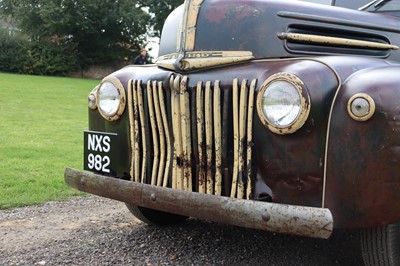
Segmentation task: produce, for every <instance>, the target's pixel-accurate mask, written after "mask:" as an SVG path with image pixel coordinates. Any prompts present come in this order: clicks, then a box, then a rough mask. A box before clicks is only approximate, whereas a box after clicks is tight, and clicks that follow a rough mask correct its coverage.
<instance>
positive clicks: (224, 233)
mask: <svg viewBox="0 0 400 266" xmlns="http://www.w3.org/2000/svg"><path fill="white" fill-rule="evenodd" d="M136 230H141V232H140V233H139V234H135V231H136ZM138 236H141V237H138ZM143 236H148V237H147V239H144V238H145V237H143ZM130 237H133V239H131V241H134V242H136V245H135V249H141V248H142V249H143V251H144V254H143V255H144V258H147V259H146V262H147V263H150V264H152V265H187V263H188V262H190V264H192V265H324V266H330V265H363V263H362V259H361V255H360V244H359V237H358V233H357V232H356V231H337V232H335V233H334V234H333V235H332V236H331V238H330V239H328V240H323V239H313V238H306V237H297V236H290V235H283V234H275V233H270V232H264V231H258V230H253V229H246V228H239V227H235V226H229V225H223V224H218V223H213V222H208V221H203V220H198V219H189V220H187V221H186V222H184V223H181V224H177V225H172V226H167V227H155V226H148V225H144V224H141V225H140V226H138V227H136V228H135V230H133V232H132V234H131V235H130ZM153 244H154V246H155V247H163V248H164V251H161V253H162V254H161V255H162V256H161V257H160V250H158V248H157V250H155V249H152V248H151V246H153ZM149 245H150V246H149ZM138 251H139V250H136V252H135V253H137V252H138ZM156 252H157V253H156Z"/></svg>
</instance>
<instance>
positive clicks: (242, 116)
mask: <svg viewBox="0 0 400 266" xmlns="http://www.w3.org/2000/svg"><path fill="white" fill-rule="evenodd" d="M246 84H247V80H245V79H244V80H242V86H241V90H240V98H239V102H240V104H239V108H240V109H239V170H238V194H237V197H238V198H239V199H242V198H243V196H244V189H245V188H244V180H243V172H244V159H245V158H244V155H245V137H246V136H245V134H246V126H247V123H246V119H247V92H248V91H247V86H246Z"/></svg>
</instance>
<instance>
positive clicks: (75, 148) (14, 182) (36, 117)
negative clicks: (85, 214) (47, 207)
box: [0, 73, 98, 209]
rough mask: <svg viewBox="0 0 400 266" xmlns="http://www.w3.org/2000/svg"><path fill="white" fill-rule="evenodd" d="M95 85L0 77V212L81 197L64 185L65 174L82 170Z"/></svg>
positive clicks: (82, 82)
mask: <svg viewBox="0 0 400 266" xmlns="http://www.w3.org/2000/svg"><path fill="white" fill-rule="evenodd" d="M97 83H98V81H97V80H83V79H73V78H59V77H40V76H28V75H14V74H4V73H0V209H7V208H13V207H18V206H24V205H32V204H38V203H43V202H45V201H49V200H60V199H65V198H67V197H70V196H72V195H81V194H82V193H80V192H78V191H77V190H74V189H71V188H69V187H67V185H66V184H65V183H64V169H65V167H66V166H71V167H74V168H78V169H82V160H83V159H82V156H83V155H82V154H83V130H85V129H87V95H88V94H89V92H90V91H91V90H92V88H93V87H94V86H95V85H96V84H97Z"/></svg>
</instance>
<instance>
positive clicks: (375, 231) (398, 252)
mask: <svg viewBox="0 0 400 266" xmlns="http://www.w3.org/2000/svg"><path fill="white" fill-rule="evenodd" d="M360 236H361V237H360V239H361V252H362V257H363V260H364V263H365V265H366V266H378V265H379V266H395V265H400V223H396V224H390V225H386V226H383V227H377V228H369V229H363V230H362V231H361V234H360Z"/></svg>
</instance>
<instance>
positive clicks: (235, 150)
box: [231, 79, 239, 198]
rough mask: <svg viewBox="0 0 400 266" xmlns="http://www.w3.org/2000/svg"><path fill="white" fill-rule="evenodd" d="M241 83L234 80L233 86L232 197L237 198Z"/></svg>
mask: <svg viewBox="0 0 400 266" xmlns="http://www.w3.org/2000/svg"><path fill="white" fill-rule="evenodd" d="M238 83H239V81H238V79H234V80H233V86H232V102H233V103H232V104H233V105H232V106H233V110H232V111H233V176H232V189H231V197H232V198H234V197H235V196H236V188H237V182H238V171H239V170H238V168H239V115H238V112H237V110H239V106H238V105H239V104H238V98H239V95H238V94H239V85H238Z"/></svg>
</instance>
